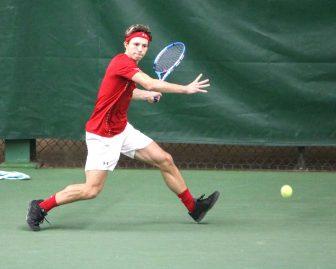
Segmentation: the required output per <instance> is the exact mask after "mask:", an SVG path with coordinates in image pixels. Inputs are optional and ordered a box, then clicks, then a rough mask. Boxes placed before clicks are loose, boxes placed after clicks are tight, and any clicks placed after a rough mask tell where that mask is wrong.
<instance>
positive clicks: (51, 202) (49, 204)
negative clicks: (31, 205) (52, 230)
mask: <svg viewBox="0 0 336 269" xmlns="http://www.w3.org/2000/svg"><path fill="white" fill-rule="evenodd" d="M39 206H40V207H41V208H42V209H44V210H45V211H46V212H48V211H49V210H51V209H53V208H54V207H56V206H57V204H56V197H55V195H52V196H50V197H49V198H47V199H45V200H44V201H43V202H41V203H39Z"/></svg>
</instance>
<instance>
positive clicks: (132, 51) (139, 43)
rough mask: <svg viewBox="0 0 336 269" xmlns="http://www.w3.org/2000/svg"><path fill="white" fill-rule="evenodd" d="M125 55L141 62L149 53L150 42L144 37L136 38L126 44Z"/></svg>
mask: <svg viewBox="0 0 336 269" xmlns="http://www.w3.org/2000/svg"><path fill="white" fill-rule="evenodd" d="M125 49H126V50H125V54H126V55H127V56H128V57H130V58H132V59H133V60H135V61H137V62H139V61H140V60H141V59H142V58H143V57H144V56H145V55H146V53H147V50H148V40H147V39H145V38H142V37H134V38H132V39H131V40H130V41H129V42H128V43H125Z"/></svg>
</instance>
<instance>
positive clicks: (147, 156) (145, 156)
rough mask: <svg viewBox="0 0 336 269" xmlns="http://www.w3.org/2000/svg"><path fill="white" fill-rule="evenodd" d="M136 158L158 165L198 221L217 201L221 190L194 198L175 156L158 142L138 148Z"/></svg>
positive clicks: (170, 185) (170, 186)
mask: <svg viewBox="0 0 336 269" xmlns="http://www.w3.org/2000/svg"><path fill="white" fill-rule="evenodd" d="M135 158H136V159H138V160H141V161H144V162H146V163H149V164H152V165H155V166H157V167H158V168H159V169H160V171H161V173H162V176H163V178H164V180H165V182H166V184H167V186H168V187H169V188H170V189H171V190H172V191H173V192H175V193H176V194H177V196H178V197H179V198H180V199H181V201H182V202H183V204H184V205H185V207H186V208H187V209H188V211H189V215H190V216H191V217H192V218H193V219H194V220H195V221H196V222H200V221H201V220H202V219H203V218H204V216H205V214H206V213H207V212H208V211H209V210H210V209H211V208H212V207H213V205H214V204H215V203H216V201H217V199H218V197H219V192H218V191H215V192H214V193H213V194H211V195H210V196H209V197H207V198H203V197H204V195H203V196H201V197H200V198H198V199H194V198H193V196H192V195H191V193H190V192H189V189H188V188H187V186H186V184H185V181H184V179H183V178H182V175H181V173H180V171H179V170H178V168H177V167H176V165H175V164H174V161H173V158H172V157H171V155H170V154H169V153H167V152H165V151H164V150H163V149H162V148H161V147H160V146H159V145H158V144H157V143H155V142H152V143H151V144H150V145H148V146H147V147H146V148H143V149H140V150H137V151H136V153H135Z"/></svg>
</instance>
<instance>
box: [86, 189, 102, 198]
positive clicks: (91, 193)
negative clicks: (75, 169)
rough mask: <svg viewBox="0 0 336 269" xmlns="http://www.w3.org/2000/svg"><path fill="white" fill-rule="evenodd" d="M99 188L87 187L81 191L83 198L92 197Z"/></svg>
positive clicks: (95, 195)
mask: <svg viewBox="0 0 336 269" xmlns="http://www.w3.org/2000/svg"><path fill="white" fill-rule="evenodd" d="M100 191H101V188H98V187H87V188H85V189H84V191H83V198H84V199H94V198H96V197H97V196H98V194H99V193H100Z"/></svg>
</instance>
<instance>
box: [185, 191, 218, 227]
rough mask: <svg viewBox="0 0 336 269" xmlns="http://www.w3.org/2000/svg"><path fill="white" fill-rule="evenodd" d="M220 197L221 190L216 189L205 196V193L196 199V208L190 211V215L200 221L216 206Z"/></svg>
mask: <svg viewBox="0 0 336 269" xmlns="http://www.w3.org/2000/svg"><path fill="white" fill-rule="evenodd" d="M218 197H219V192H218V191H215V192H214V193H213V194H211V195H209V197H207V198H204V194H203V195H202V196H201V197H199V198H197V199H195V209H194V211H193V212H189V215H190V216H191V217H192V218H193V219H194V220H195V221H196V222H200V221H201V220H202V219H203V218H204V217H205V215H206V213H207V212H208V211H209V210H210V209H211V208H212V207H213V206H214V204H215V203H216V201H217V199H218Z"/></svg>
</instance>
